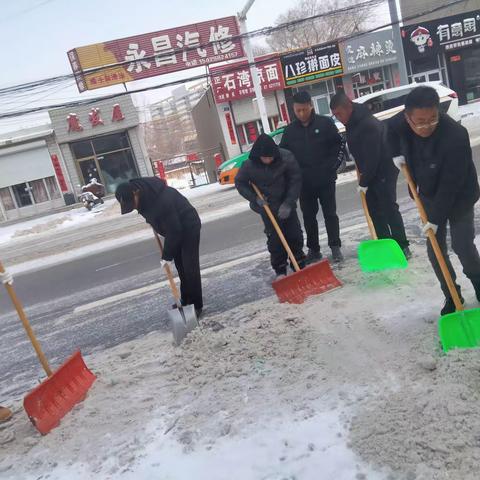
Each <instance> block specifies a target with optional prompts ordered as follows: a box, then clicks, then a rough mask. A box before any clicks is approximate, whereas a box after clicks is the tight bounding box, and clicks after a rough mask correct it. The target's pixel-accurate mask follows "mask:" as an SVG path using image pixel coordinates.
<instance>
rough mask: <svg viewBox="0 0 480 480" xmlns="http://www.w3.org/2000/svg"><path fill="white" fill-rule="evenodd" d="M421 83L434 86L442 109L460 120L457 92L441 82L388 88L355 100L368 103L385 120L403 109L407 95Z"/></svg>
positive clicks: (425, 84)
mask: <svg viewBox="0 0 480 480" xmlns="http://www.w3.org/2000/svg"><path fill="white" fill-rule="evenodd" d="M421 85H424V86H428V87H433V88H434V89H435V90H436V91H437V93H438V96H439V97H440V111H441V112H442V113H448V115H449V116H450V117H452V118H453V119H454V120H456V121H457V122H459V121H460V112H459V110H458V96H457V94H456V92H454V91H453V90H451V89H450V88H448V87H446V86H445V85H443V84H442V83H440V82H425V83H411V84H409V85H403V86H401V87H395V88H388V89H387V90H381V91H379V92H375V93H370V94H368V95H364V96H363V97H359V98H356V99H355V100H354V102H355V103H363V104H365V105H367V106H368V107H369V108H370V110H371V111H372V113H373V114H374V115H375V116H376V117H377V118H378V119H379V120H384V119H386V118H390V117H393V116H394V115H395V114H396V113H398V112H400V111H401V110H403V107H404V103H405V98H406V96H407V95H408V94H409V93H410V92H411V91H412V90H413V89H414V88H416V87H419V86H421Z"/></svg>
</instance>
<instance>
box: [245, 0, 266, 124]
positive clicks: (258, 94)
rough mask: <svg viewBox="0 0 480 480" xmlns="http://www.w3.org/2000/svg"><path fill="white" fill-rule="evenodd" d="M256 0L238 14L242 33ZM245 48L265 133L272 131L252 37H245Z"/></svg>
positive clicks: (247, 4) (249, 2) (249, 1)
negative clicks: (254, 56) (248, 13)
mask: <svg viewBox="0 0 480 480" xmlns="http://www.w3.org/2000/svg"><path fill="white" fill-rule="evenodd" d="M253 2H255V0H248V1H247V3H246V5H245V7H243V10H242V11H241V12H239V13H238V14H237V17H238V22H239V24H240V33H241V34H244V33H247V12H248V11H249V10H250V7H251V6H252V5H253ZM242 41H243V49H244V50H245V53H246V54H247V59H248V63H249V64H250V76H251V78H252V82H253V89H254V90H255V97H256V99H257V105H258V111H259V113H260V119H261V121H262V127H263V131H264V133H270V132H271V130H270V125H269V124H268V115H267V107H266V105H265V98H264V97H263V93H262V87H261V85H260V79H259V77H258V74H257V67H256V66H255V63H254V62H255V60H254V58H253V53H252V47H251V45H250V39H249V38H248V37H243V39H242Z"/></svg>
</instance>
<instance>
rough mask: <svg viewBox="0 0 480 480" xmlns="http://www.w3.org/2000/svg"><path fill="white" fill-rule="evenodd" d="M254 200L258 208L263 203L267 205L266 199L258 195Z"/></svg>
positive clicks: (262, 205)
mask: <svg viewBox="0 0 480 480" xmlns="http://www.w3.org/2000/svg"><path fill="white" fill-rule="evenodd" d="M256 202H257V205H258V206H259V207H260V208H263V207H264V206H265V205H268V203H267V201H266V200H264V199H263V198H260V197H257V199H256Z"/></svg>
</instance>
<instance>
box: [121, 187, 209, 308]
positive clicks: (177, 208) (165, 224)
mask: <svg viewBox="0 0 480 480" xmlns="http://www.w3.org/2000/svg"><path fill="white" fill-rule="evenodd" d="M115 196H116V197H117V200H118V201H119V202H120V205H121V211H122V215H123V214H125V213H129V212H131V211H132V210H133V209H136V210H137V211H138V213H139V214H140V215H142V216H143V217H144V218H145V220H146V222H147V223H149V224H150V225H151V226H152V227H153V229H154V230H155V231H156V232H157V233H158V234H160V235H162V236H163V237H164V238H165V244H164V251H163V257H162V266H164V265H165V263H170V262H171V261H172V260H173V261H174V262H175V267H176V268H177V272H178V276H179V277H180V292H181V295H182V304H184V305H192V304H193V305H194V306H195V310H196V312H197V317H199V316H200V314H201V313H202V308H203V300H202V280H201V276H200V254H199V246H200V229H201V222H200V217H199V216H198V213H197V211H196V210H195V208H194V207H193V206H192V205H191V204H190V202H189V201H188V200H187V199H186V198H185V197H184V196H183V195H181V194H180V193H179V192H178V191H177V190H175V189H174V188H171V187H168V186H167V185H166V184H165V182H163V180H160V179H159V178H157V177H146V178H134V179H132V180H130V181H128V182H125V183H122V184H120V185H119V186H118V187H117V190H116V192H115Z"/></svg>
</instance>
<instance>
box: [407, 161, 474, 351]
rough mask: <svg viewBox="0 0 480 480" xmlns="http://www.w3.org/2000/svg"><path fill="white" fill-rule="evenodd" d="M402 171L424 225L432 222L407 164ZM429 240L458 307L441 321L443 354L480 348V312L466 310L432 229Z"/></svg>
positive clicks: (439, 330) (439, 323) (439, 327)
mask: <svg viewBox="0 0 480 480" xmlns="http://www.w3.org/2000/svg"><path fill="white" fill-rule="evenodd" d="M402 172H403V174H404V175H405V178H406V179H407V182H408V186H409V188H410V191H411V192H412V195H413V198H414V200H415V203H416V204H417V208H418V212H419V213H420V218H421V219H422V222H423V224H426V223H427V222H428V217H427V212H426V211H425V208H424V207H423V203H422V201H421V200H420V197H419V196H418V193H417V186H416V185H415V182H414V181H413V178H412V175H411V174H410V170H409V169H408V167H407V165H403V166H402ZM427 235H428V239H429V240H430V243H431V245H432V248H433V251H434V252H435V256H436V257H437V261H438V264H439V265H440V268H441V270H442V275H443V278H445V282H446V283H447V286H448V290H449V292H450V295H451V296H452V299H453V303H454V304H455V310H456V312H454V313H450V314H448V315H443V316H442V317H440V319H439V321H438V334H439V336H440V342H441V343H442V348H443V351H444V352H445V353H446V352H448V351H449V350H453V349H455V348H476V347H479V346H480V309H479V308H475V309H472V310H464V309H463V304H462V301H461V300H460V296H459V294H458V291H457V289H456V287H455V284H454V282H453V279H452V276H451V275H450V272H449V271H448V267H447V264H446V263H445V258H444V256H443V254H442V251H441V249H440V245H439V244H438V241H437V237H436V236H435V233H434V232H433V230H432V229H429V230H428V232H427Z"/></svg>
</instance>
